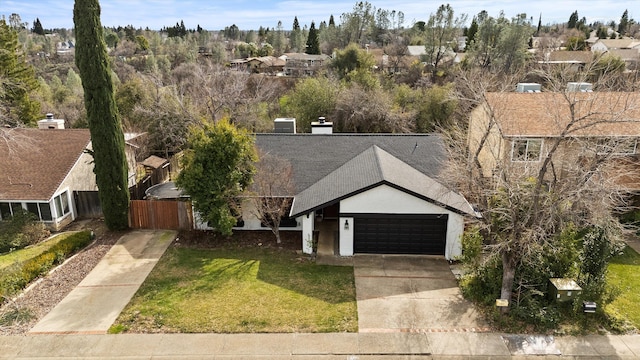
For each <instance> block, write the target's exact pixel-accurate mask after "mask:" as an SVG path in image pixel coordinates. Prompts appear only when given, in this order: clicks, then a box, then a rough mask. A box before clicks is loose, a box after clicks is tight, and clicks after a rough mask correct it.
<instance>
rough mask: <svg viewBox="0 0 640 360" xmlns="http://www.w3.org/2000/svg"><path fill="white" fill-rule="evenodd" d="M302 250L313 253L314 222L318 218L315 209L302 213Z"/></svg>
mask: <svg viewBox="0 0 640 360" xmlns="http://www.w3.org/2000/svg"><path fill="white" fill-rule="evenodd" d="M301 218H302V252H303V253H305V254H311V253H313V223H314V222H315V219H316V213H315V211H312V212H310V213H308V214H306V215H302V216H301Z"/></svg>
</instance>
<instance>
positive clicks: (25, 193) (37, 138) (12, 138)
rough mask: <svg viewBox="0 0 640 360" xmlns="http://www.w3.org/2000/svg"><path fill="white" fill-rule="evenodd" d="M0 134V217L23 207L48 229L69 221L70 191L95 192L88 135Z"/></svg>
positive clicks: (55, 131)
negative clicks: (0, 138)
mask: <svg viewBox="0 0 640 360" xmlns="http://www.w3.org/2000/svg"><path fill="white" fill-rule="evenodd" d="M0 131H2V135H0V136H3V137H4V138H3V139H2V141H0V153H2V154H5V155H3V156H1V157H0V174H2V176H0V219H3V220H6V219H8V218H10V217H11V216H12V214H13V213H14V212H15V211H17V210H18V209H24V210H27V211H29V212H31V213H33V214H35V215H36V216H37V217H38V219H40V220H41V221H42V222H44V223H45V224H46V225H47V226H48V227H50V228H52V229H53V230H58V229H60V228H62V227H64V226H65V225H67V224H69V223H70V222H71V221H73V220H75V219H76V217H77V216H78V212H77V208H76V206H75V202H74V197H73V196H74V192H76V191H96V190H97V186H96V181H95V175H94V174H93V158H92V156H91V155H90V154H88V153H86V152H85V150H86V149H90V148H91V137H90V135H89V131H88V130H76V129H67V130H58V129H51V130H42V129H4V130H0Z"/></svg>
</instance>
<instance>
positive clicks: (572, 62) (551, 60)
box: [538, 50, 594, 71]
mask: <svg viewBox="0 0 640 360" xmlns="http://www.w3.org/2000/svg"><path fill="white" fill-rule="evenodd" d="M593 56H594V55H593V53H592V52H590V51H568V50H557V51H549V52H546V53H545V54H544V56H543V59H542V60H540V61H538V63H539V64H543V65H549V66H562V67H563V68H570V69H572V70H575V71H579V70H582V69H584V67H585V65H586V64H588V63H590V62H591V61H593Z"/></svg>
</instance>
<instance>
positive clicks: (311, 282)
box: [111, 248, 357, 333]
mask: <svg viewBox="0 0 640 360" xmlns="http://www.w3.org/2000/svg"><path fill="white" fill-rule="evenodd" d="M127 331H129V332H159V331H162V332H179V333H203V332H211V333H256V332H259V333H263V332H264V333H283V332H284V333H286V332H353V331H357V308H356V300H355V285H354V277H353V269H352V268H351V267H332V266H320V265H316V264H314V263H311V262H309V261H308V260H303V259H301V258H300V257H298V256H297V255H296V254H295V253H293V252H290V251H283V250H275V249H265V248H243V249H213V250H199V249H198V250H196V249H187V248H169V249H168V250H167V252H166V253H165V255H164V256H163V257H162V258H161V260H160V262H159V263H158V264H157V265H156V267H155V268H154V270H153V271H152V272H151V274H150V275H149V277H148V278H147V280H146V281H145V282H144V284H143V285H142V287H141V288H140V290H139V291H138V292H137V294H136V295H135V296H134V298H133V299H132V300H131V302H130V303H129V305H128V306H127V307H126V308H125V310H124V311H123V312H122V313H121V314H120V317H119V318H118V319H117V320H116V322H115V324H114V326H112V328H111V332H114V333H118V332H127Z"/></svg>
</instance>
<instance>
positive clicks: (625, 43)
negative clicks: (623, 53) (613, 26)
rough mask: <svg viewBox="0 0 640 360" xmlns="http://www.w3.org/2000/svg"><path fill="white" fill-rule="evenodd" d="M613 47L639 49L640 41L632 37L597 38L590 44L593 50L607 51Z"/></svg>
mask: <svg viewBox="0 0 640 360" xmlns="http://www.w3.org/2000/svg"><path fill="white" fill-rule="evenodd" d="M613 49H640V41H638V40H636V39H632V38H626V39H599V40H598V41H596V42H595V43H594V44H593V45H591V51H593V52H607V51H609V50H613Z"/></svg>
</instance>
